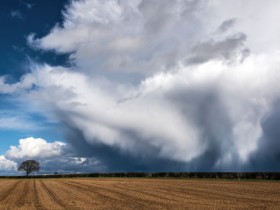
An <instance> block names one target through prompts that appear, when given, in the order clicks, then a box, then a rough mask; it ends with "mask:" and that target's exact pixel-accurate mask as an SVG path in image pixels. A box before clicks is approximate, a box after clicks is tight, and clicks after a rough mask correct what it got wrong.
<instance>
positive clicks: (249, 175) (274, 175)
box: [0, 172, 280, 180]
mask: <svg viewBox="0 0 280 210" xmlns="http://www.w3.org/2000/svg"><path fill="white" fill-rule="evenodd" d="M72 177H131V178H132V177H146V178H211V179H212V178H213V179H237V180H238V179H264V180H280V172H244V173H239V172H238V173H236V172H154V173H146V172H123V173H88V174H54V175H33V176H28V177H25V176H0V178H16V179H20V178H72Z"/></svg>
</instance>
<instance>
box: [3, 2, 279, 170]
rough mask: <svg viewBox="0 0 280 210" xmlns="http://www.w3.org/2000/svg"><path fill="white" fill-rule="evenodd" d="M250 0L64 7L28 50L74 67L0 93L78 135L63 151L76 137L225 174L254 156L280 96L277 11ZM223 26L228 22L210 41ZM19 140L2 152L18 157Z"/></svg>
mask: <svg viewBox="0 0 280 210" xmlns="http://www.w3.org/2000/svg"><path fill="white" fill-rule="evenodd" d="M254 2H255V1H251V0H250V1H247V2H246V3H244V1H241V0H238V1H235V2H234V3H225V2H222V1H215V2H210V1H191V0H183V1H180V0H176V1H167V0H164V1H157V0H156V1H148V0H142V1H141V0H133V1H116V0H107V1H99V0H94V1H89V0H85V1H71V2H70V4H69V5H68V6H67V8H66V10H65V11H64V13H63V17H64V21H63V24H62V26H59V25H56V26H54V28H53V29H52V30H51V31H50V33H49V34H47V35H46V36H44V37H41V38H40V37H39V38H36V36H35V35H32V34H31V35H30V36H29V37H28V42H29V44H30V45H31V46H33V47H35V48H39V49H43V50H55V51H56V52H57V53H71V56H70V58H71V59H72V61H73V62H74V64H75V67H72V68H63V67H59V66H56V67H51V66H48V65H38V66H35V67H34V66H33V67H32V68H33V69H32V72H31V73H30V74H27V76H26V77H25V78H23V79H22V80H21V81H20V82H18V83H16V84H7V83H6V82H5V81H4V79H2V82H1V80H0V87H3V88H1V89H2V92H3V93H20V95H21V96H22V98H23V99H24V100H27V101H28V103H32V104H33V105H34V107H36V106H37V109H36V110H37V111H40V110H44V111H41V112H42V113H43V114H45V115H46V116H51V117H56V119H57V120H58V121H60V122H61V123H62V124H63V125H64V126H65V127H67V126H68V127H71V128H73V129H74V130H75V131H77V132H80V134H81V138H76V139H74V140H72V143H73V145H80V144H82V140H83V139H85V141H86V143H87V144H88V146H89V147H92V148H93V149H94V148H95V147H96V145H97V146H98V145H102V146H104V145H105V146H106V147H107V148H110V149H111V150H110V151H111V152H112V151H113V150H117V151H118V152H119V153H120V154H121V155H122V154H129V155H131V157H139V160H141V159H147V160H153V158H162V160H166V159H167V160H173V161H177V162H180V163H181V162H183V163H185V164H190V165H192V163H193V165H195V166H194V167H196V165H199V166H197V167H200V165H202V166H201V168H203V167H205V168H207V169H209V168H210V169H213V168H214V169H215V167H217V168H219V169H220V168H223V169H225V168H227V167H228V166H229V167H230V166H231V167H232V168H229V169H236V168H237V167H239V166H240V165H242V164H246V163H247V161H249V159H250V155H251V154H252V153H253V152H255V151H257V150H260V149H261V148H259V145H260V141H265V140H263V139H262V137H263V136H264V132H263V127H262V126H263V121H264V120H265V119H266V116H268V115H269V113H270V112H271V111H272V109H273V107H274V103H275V102H276V101H277V100H279V96H280V95H279V88H280V87H279V85H278V81H279V79H280V73H279V71H278V69H279V66H280V56H279V53H278V52H277V50H279V46H278V45H277V44H276V45H274V43H279V41H278V37H279V36H278V37H276V35H277V34H278V29H273V24H272V23H273V21H272V20H277V18H276V16H277V14H278V13H273V14H270V11H274V10H277V9H278V8H279V4H278V3H273V2H270V3H268V4H266V6H265V7H262V5H263V4H264V3H263V2H261V1H257V7H254V4H255V3H254ZM233 4H234V5H233ZM247 10H248V12H247ZM261 10H263V11H262V12H259V11H261ZM265 14H267V16H266V15H265ZM248 15H249V16H248ZM247 16H248V19H247ZM227 20H234V24H233V23H232V24H229V25H228V26H227V28H226V30H223V31H220V32H219V33H217V30H218V29H219V27H221V24H223V23H225V21H227ZM258 20H261V22H259V21H258ZM259 24H260V25H259ZM258 26H261V27H263V29H262V30H259V27H258ZM266 29H268V30H266ZM274 30H275V32H276V33H272V32H273V31H274ZM275 34H276V35H275ZM270 38H271V39H270ZM259 42H260V43H261V44H260V45H259V44H258V43H259ZM248 47H249V49H248ZM275 49H276V50H275ZM249 52H250V53H251V54H250V53H249ZM260 52H263V53H260ZM246 56H248V57H246ZM245 58H246V59H245ZM127 72H130V73H131V72H133V74H129V73H127ZM139 75H140V76H139ZM134 77H137V78H138V77H139V78H138V81H139V82H137V83H135V82H134V79H135V78H134ZM123 78H125V79H123ZM32 85H35V86H36V88H31V87H32ZM23 90H28V91H23ZM50 96H51V97H50ZM42 107H43V108H42ZM30 141H31V142H32V145H36V144H38V143H39V141H37V140H36V141H35V140H34V139H33V140H30ZM73 141H74V142H73ZM24 142H28V141H27V140H24V141H23V142H20V145H19V146H18V147H14V148H12V149H11V150H10V151H14V152H12V153H13V154H23V153H22V152H20V151H21V150H20V148H23V149H22V150H24V151H26V152H27V151H28V148H29V147H28V144H27V143H26V145H27V146H24V145H25V144H24ZM41 143H42V142H41ZM74 143H75V144H74ZM42 144H43V145H48V146H46V148H49V150H48V149H46V151H50V150H51V151H52V150H53V149H52V147H53V146H54V145H53V143H46V142H43V143H42ZM61 147H63V146H61ZM31 148H33V146H32V147H31ZM34 148H36V147H35V146H34ZM38 148H42V147H38ZM58 148H59V146H58ZM38 150H39V151H41V150H40V149H38ZM32 151H36V150H35V149H32ZM46 151H41V153H40V154H47V153H49V152H46ZM54 151H56V150H54ZM105 151H108V150H105ZM112 153H113V152H112ZM7 154H9V152H8V153H7ZM50 154H51V153H50ZM93 155H95V154H93ZM108 155H110V154H108ZM121 155H120V156H121ZM22 157H23V156H22ZM34 157H35V156H34ZM199 158H202V159H203V158H204V159H203V160H200V159H199ZM72 160H74V159H72ZM80 160H81V161H82V162H83V160H82V159H80ZM63 161H64V159H63ZM66 161H68V160H66ZM74 162H75V161H74ZM147 162H149V161H147ZM151 162H152V161H151ZM204 162H205V163H204ZM207 163H208V164H209V165H207ZM147 164H149V163H147Z"/></svg>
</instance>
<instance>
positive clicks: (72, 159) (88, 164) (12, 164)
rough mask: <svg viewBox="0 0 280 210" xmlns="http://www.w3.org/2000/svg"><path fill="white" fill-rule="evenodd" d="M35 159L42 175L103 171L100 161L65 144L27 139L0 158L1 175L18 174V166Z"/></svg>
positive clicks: (20, 141) (40, 139) (39, 139)
mask: <svg viewBox="0 0 280 210" xmlns="http://www.w3.org/2000/svg"><path fill="white" fill-rule="evenodd" d="M28 159H33V160H36V161H38V162H39V163H40V167H41V170H40V173H54V172H55V171H56V172H59V173H78V172H93V171H96V170H98V169H99V170H101V169H102V167H101V166H100V163H99V161H97V160H96V159H94V158H92V157H83V156H80V155H79V154H77V153H76V152H75V151H74V150H73V148H72V147H71V146H70V145H68V144H67V143H64V142H59V141H55V142H47V141H46V140H44V139H42V138H33V137H29V138H25V139H20V140H19V145H17V146H11V147H10V149H9V150H8V151H6V153H5V155H2V156H0V166H1V169H0V173H1V172H2V173H4V172H7V171H9V172H10V173H14V174H15V173H16V171H15V170H16V168H17V167H16V166H17V165H19V164H20V163H21V162H22V161H24V160H28Z"/></svg>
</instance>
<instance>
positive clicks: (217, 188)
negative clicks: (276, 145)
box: [0, 178, 280, 209]
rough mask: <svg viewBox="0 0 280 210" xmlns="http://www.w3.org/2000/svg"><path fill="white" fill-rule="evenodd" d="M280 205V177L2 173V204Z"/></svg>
mask: <svg viewBox="0 0 280 210" xmlns="http://www.w3.org/2000/svg"><path fill="white" fill-rule="evenodd" d="M188 208H191V209H194V208H196V209H198V208H199V209H216V208H218V209H221V208H223V209H264V208H267V209H280V182H272V181H271V182H270V181H229V180H196V179H146V178H138V179H136V178H135V179H134V178H130V179H128V178H72V179H66V178H65V179H63V178H61V179H21V180H18V179H2V180H0V209H188Z"/></svg>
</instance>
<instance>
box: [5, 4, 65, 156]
mask: <svg viewBox="0 0 280 210" xmlns="http://www.w3.org/2000/svg"><path fill="white" fill-rule="evenodd" d="M65 3H66V1H60V0H59V1H54V2H52V3H51V4H50V3H49V1H45V0H39V1H21V0H7V1H6V0H4V1H2V2H1V8H0V15H1V18H0V24H1V25H2V26H4V28H3V30H2V32H1V40H0V43H1V49H0V55H1V59H0V74H1V76H2V75H6V76H7V77H8V79H7V80H8V81H7V82H10V83H12V82H15V81H17V80H18V79H19V78H20V77H21V76H22V75H24V74H25V73H26V72H28V71H29V70H30V69H29V66H28V65H29V63H30V61H36V62H47V63H50V64H61V65H67V55H55V54H53V53H51V52H40V51H35V50H33V49H32V48H30V46H28V44H27V42H26V37H27V36H28V35H29V34H30V33H36V34H38V35H43V34H46V33H47V32H48V31H49V30H50V29H51V28H52V26H53V25H54V24H56V23H59V22H61V21H62V15H61V10H62V9H63V7H64V6H65ZM38 17H40V18H38ZM0 101H1V104H0V108H1V110H2V111H4V112H10V113H15V115H26V116H25V117H27V118H28V119H29V120H30V121H32V122H34V123H37V122H39V123H40V124H41V125H42V126H44V127H46V128H44V129H41V130H29V129H24V130H13V129H10V130H5V129H1V132H0V139H1V143H0V152H1V153H4V152H5V151H6V150H7V149H9V146H11V145H13V144H17V143H18V139H20V138H23V137H28V136H31V135H32V136H38V137H39V136H40V137H44V138H47V139H50V140H56V139H59V140H63V136H62V135H60V134H59V133H57V132H56V131H55V130H54V129H53V127H54V126H53V125H51V124H50V123H48V122H46V120H45V119H44V118H43V117H42V116H40V115H38V114H26V113H25V108H24V107H23V106H22V105H21V104H18V102H17V101H15V100H14V99H13V98H10V96H8V95H1V96H0Z"/></svg>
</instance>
